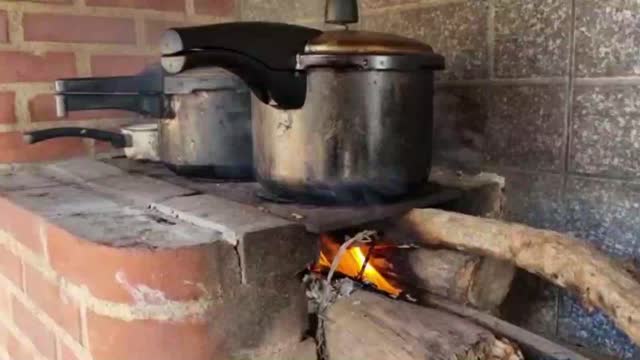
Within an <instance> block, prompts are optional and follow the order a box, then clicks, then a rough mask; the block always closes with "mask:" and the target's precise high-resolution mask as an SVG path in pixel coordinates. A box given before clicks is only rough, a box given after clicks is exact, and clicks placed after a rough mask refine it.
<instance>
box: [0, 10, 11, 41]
mask: <svg viewBox="0 0 640 360" xmlns="http://www.w3.org/2000/svg"><path fill="white" fill-rule="evenodd" d="M6 42H9V19H8V18H7V12H6V11H0V43H6Z"/></svg>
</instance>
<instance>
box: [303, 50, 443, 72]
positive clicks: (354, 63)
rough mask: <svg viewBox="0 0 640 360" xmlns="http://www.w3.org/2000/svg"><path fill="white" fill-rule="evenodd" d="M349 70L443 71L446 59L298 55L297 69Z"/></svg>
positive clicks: (435, 55)
mask: <svg viewBox="0 0 640 360" xmlns="http://www.w3.org/2000/svg"><path fill="white" fill-rule="evenodd" d="M318 67H329V68H349V69H355V70H361V71H367V70H405V71H417V70H441V69H443V68H444V57H442V56H440V55H437V54H429V55H417V54H409V55H407V54H405V55H360V54H348V55H345V54H301V55H298V58H297V64H296V69H297V70H307V69H310V68H318Z"/></svg>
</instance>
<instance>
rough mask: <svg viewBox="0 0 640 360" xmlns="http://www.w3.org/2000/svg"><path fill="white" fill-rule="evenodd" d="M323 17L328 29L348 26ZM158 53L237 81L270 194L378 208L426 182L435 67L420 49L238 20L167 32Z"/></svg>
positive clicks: (390, 38) (372, 37) (373, 36)
mask: <svg viewBox="0 0 640 360" xmlns="http://www.w3.org/2000/svg"><path fill="white" fill-rule="evenodd" d="M332 11H333V10H332V9H330V8H329V9H328V13H329V16H328V18H327V21H328V22H330V23H347V22H352V21H355V19H354V18H350V17H349V16H347V17H346V19H345V18H344V17H339V18H336V16H333V17H332ZM333 15H336V14H333ZM341 15H343V14H341ZM162 50H163V59H162V65H163V67H164V69H165V70H166V71H168V72H170V73H180V72H182V71H185V70H188V69H191V68H197V67H200V66H220V67H223V68H225V69H228V70H229V71H231V72H233V73H235V74H236V75H238V76H239V77H240V78H242V79H243V80H244V81H246V83H247V84H248V86H249V87H250V88H251V90H252V93H253V100H252V119H253V122H252V123H253V142H254V162H255V168H256V175H257V178H258V181H259V182H260V184H261V185H262V186H263V187H264V188H266V189H267V190H268V191H269V192H271V193H273V194H274V195H277V196H278V197H283V198H286V199H292V200H294V201H300V202H314V203H317V202H323V203H324V202H326V203H372V202H387V201H394V200H397V199H401V198H403V197H406V196H409V195H412V194H415V193H416V192H418V191H420V190H421V189H422V188H423V187H424V185H425V184H426V182H427V179H428V176H429V171H430V166H431V152H432V126H433V119H432V117H433V82H434V74H433V73H434V70H440V69H443V68H444V58H443V57H442V56H440V55H438V54H435V53H434V52H433V50H432V48H431V47H429V46H428V45H425V44H423V43H420V42H418V41H415V40H411V39H407V38H403V37H399V36H395V35H390V34H383V33H374V32H364V31H349V30H338V31H327V32H321V31H319V30H315V29H311V28H307V27H301V26H295V25H287V24H276V23H261V22H247V23H227V24H216V25H208V26H201V27H191V28H176V29H171V30H169V31H168V32H166V33H165V35H164V38H163V44H162Z"/></svg>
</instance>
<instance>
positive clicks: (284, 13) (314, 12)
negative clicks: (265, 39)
mask: <svg viewBox="0 0 640 360" xmlns="http://www.w3.org/2000/svg"><path fill="white" fill-rule="evenodd" d="M324 6H325V0H242V7H241V17H242V19H243V20H250V21H282V22H288V23H295V22H297V21H298V20H300V19H318V20H322V19H323V18H324Z"/></svg>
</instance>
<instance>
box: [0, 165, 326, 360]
mask: <svg viewBox="0 0 640 360" xmlns="http://www.w3.org/2000/svg"><path fill="white" fill-rule="evenodd" d="M100 189H101V190H100ZM0 191H2V197H1V198H0V214H2V216H1V217H0V244H1V245H2V246H0V271H1V272H2V276H0V313H1V316H0V324H1V327H2V329H1V330H0V334H1V336H2V337H5V338H6V339H2V340H6V341H2V342H0V344H6V347H5V349H4V350H6V351H7V352H8V354H7V355H8V356H4V355H5V354H2V353H0V358H10V359H16V360H17V359H19V358H20V357H19V353H28V354H30V356H33V355H35V358H38V359H50V360H55V359H65V360H66V359H80V360H84V359H96V360H102V359H104V360H107V359H109V360H114V359H118V360H126V359H156V360H161V359H167V360H169V359H171V360H175V359H185V360H205V359H207V360H208V359H214V358H216V359H226V358H231V357H243V358H245V357H246V358H254V357H255V356H256V355H255V354H254V353H255V352H256V351H260V352H266V353H269V352H272V353H273V352H277V351H278V350H279V349H284V348H288V347H290V345H292V344H295V343H297V342H298V341H299V340H300V339H301V338H302V336H303V332H304V331H305V330H306V328H307V323H306V322H307V315H306V300H305V297H304V292H303V290H302V289H301V285H300V282H299V279H298V278H297V273H298V272H299V271H300V270H301V269H304V268H305V266H306V265H307V264H308V263H310V262H312V261H314V260H315V257H316V252H317V249H316V246H317V245H316V241H315V238H314V237H313V236H310V235H309V234H307V233H306V231H305V229H304V227H303V226H302V225H299V224H296V223H293V222H290V221H287V220H283V219H280V218H277V217H274V216H271V215H268V214H265V213H262V212H260V211H258V210H256V209H253V208H250V207H247V206H244V205H241V204H238V203H234V202H231V201H227V200H224V199H220V198H215V197H208V196H205V195H200V196H193V194H194V191H193V190H191V189H187V188H183V187H180V186H176V185H172V184H168V183H165V182H162V181H159V180H154V179H151V178H147V177H143V176H139V175H131V174H127V173H125V172H122V171H121V170H119V169H118V168H115V167H112V166H110V165H105V164H102V163H98V162H93V161H89V160H81V161H71V162H67V163H60V164H54V165H49V166H32V167H22V168H17V169H13V170H7V171H4V173H3V174H2V175H1V176H0ZM157 208H163V210H164V212H161V211H159V210H157ZM170 211H175V212H178V213H180V215H181V216H180V217H184V218H185V219H186V220H181V219H177V218H175V217H173V216H170V214H167V212H170ZM0 351H1V350H0Z"/></svg>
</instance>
